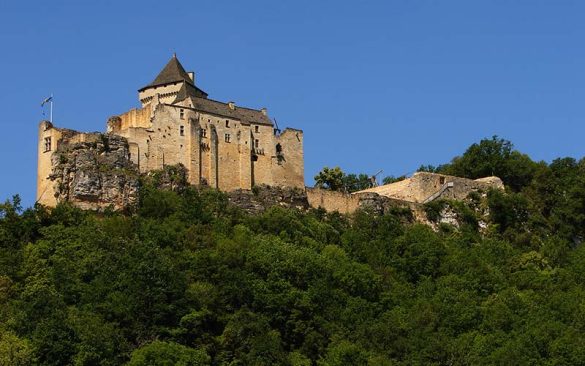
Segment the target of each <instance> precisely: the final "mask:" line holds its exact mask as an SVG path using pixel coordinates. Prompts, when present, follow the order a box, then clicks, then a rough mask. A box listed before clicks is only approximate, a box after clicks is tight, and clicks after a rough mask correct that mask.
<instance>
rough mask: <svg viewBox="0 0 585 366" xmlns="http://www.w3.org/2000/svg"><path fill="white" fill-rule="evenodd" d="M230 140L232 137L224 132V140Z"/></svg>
mask: <svg viewBox="0 0 585 366" xmlns="http://www.w3.org/2000/svg"><path fill="white" fill-rule="evenodd" d="M231 140H232V137H231V136H230V134H229V133H226V134H225V142H231Z"/></svg>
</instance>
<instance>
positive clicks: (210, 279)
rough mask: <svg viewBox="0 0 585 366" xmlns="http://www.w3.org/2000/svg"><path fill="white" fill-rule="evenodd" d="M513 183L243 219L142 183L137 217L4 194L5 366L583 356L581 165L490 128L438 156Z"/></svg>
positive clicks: (466, 170) (526, 360) (1, 361)
mask: <svg viewBox="0 0 585 366" xmlns="http://www.w3.org/2000/svg"><path fill="white" fill-rule="evenodd" d="M421 170H426V171H433V172H440V173H444V174H452V175H457V176H462V177H467V178H472V179H475V178H479V177H483V176H488V175H497V176H499V177H501V178H502V180H503V182H504V184H505V185H506V191H505V192H502V191H498V190H492V191H488V192H485V195H474V196H472V197H469V199H467V200H465V201H436V202H432V203H431V204H428V205H426V210H427V214H428V216H429V217H430V218H433V217H435V218H436V217H437V216H438V215H439V214H440V213H441V212H442V211H444V210H445V209H447V208H448V209H449V210H450V211H452V212H455V214H456V216H457V218H458V224H457V225H456V226H454V225H449V224H444V223H443V224H436V225H434V226H433V227H431V226H429V225H422V224H418V223H416V222H415V221H414V220H413V217H412V215H411V213H410V212H409V211H408V210H404V209H396V210H394V211H392V212H387V213H385V214H384V215H376V214H373V213H370V212H367V211H358V212H357V213H355V214H353V215H350V216H344V215H339V214H336V213H325V212H324V211H322V210H308V211H306V212H305V211H299V210H295V209H286V208H282V207H273V208H271V209H268V210H267V211H265V212H263V213H261V214H256V215H251V214H248V213H246V212H245V211H244V210H242V209H240V208H238V207H236V206H233V205H231V204H230V203H229V202H228V199H227V196H226V195H224V194H222V193H219V192H217V191H214V190H198V189H195V188H186V189H184V190H180V191H171V190H161V189H158V188H156V187H155V185H154V184H151V183H149V182H143V185H142V187H141V189H140V200H139V202H140V204H139V207H138V208H137V210H136V212H132V213H118V212H113V211H111V212H110V211H106V212H102V213H95V212H90V211H82V210H80V209H78V208H74V207H72V206H68V205H63V204H61V205H59V206H57V207H56V208H55V209H52V210H48V209H46V208H44V207H42V206H36V207H34V208H29V209H25V210H23V209H22V208H21V207H20V203H19V199H18V197H15V199H14V200H12V201H10V202H6V203H4V204H2V205H0V365H29V364H35V365H36V364H39V365H69V364H73V365H119V364H126V363H128V364H129V365H175V364H176V365H295V366H300V365H331V366H333V365H380V366H381V365H413V364H420V365H428V364H435V365H447V364H449V365H494V364H502V365H504V364H505V365H512V364H514V365H523V364H582V363H583V362H584V361H583V360H585V347H583V346H584V345H585V332H584V330H585V310H584V309H585V306H584V301H583V299H584V298H585V285H584V284H585V248H584V246H583V245H581V243H582V239H583V236H584V234H585V160H581V161H576V160H575V159H572V158H563V159H558V160H555V161H553V162H552V163H550V164H547V163H544V162H534V161H532V160H531V159H530V158H529V157H528V156H526V155H524V154H522V153H520V152H518V151H516V150H514V149H513V146H512V145H511V144H510V143H509V142H507V141H505V140H501V139H498V138H496V137H494V138H492V139H486V140H482V141H481V142H479V143H477V144H473V145H472V146H470V148H469V149H468V150H467V151H466V152H465V153H464V154H462V155H461V156H459V157H456V158H454V159H453V161H452V162H450V163H448V164H445V165H443V166H439V167H430V166H426V167H421Z"/></svg>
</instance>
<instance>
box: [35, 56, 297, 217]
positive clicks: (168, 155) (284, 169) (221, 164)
mask: <svg viewBox="0 0 585 366" xmlns="http://www.w3.org/2000/svg"><path fill="white" fill-rule="evenodd" d="M138 97H139V100H140V103H141V108H138V109H132V110H130V111H128V112H126V113H123V114H121V115H118V116H114V117H111V118H110V119H109V120H108V122H107V134H106V135H101V134H95V133H90V134H88V133H81V132H76V131H72V130H67V129H61V128H56V127H55V126H53V125H52V123H50V122H48V121H43V122H41V124H40V126H39V141H38V171H37V201H38V202H39V203H41V204H44V205H47V206H55V205H56V204H57V203H58V202H59V201H60V200H62V199H69V200H70V199H71V197H70V196H71V194H73V195H74V194H75V191H76V190H77V191H79V190H83V192H84V193H79V197H80V200H82V199H84V200H86V201H94V202H95V203H96V204H97V206H100V204H99V203H100V202H101V201H103V202H105V203H107V202H108V200H107V197H105V198H104V197H103V195H104V192H103V189H102V188H103V187H101V184H102V183H101V179H102V178H103V172H102V171H100V168H99V164H100V159H102V160H103V158H100V156H103V155H104V153H109V151H110V150H109V149H110V147H109V145H110V144H109V143H108V141H106V140H104V137H103V136H116V137H121V138H123V139H122V140H124V139H125V141H126V142H127V144H121V143H120V141H119V139H117V138H116V146H117V147H116V149H117V150H116V156H117V158H116V159H114V161H113V162H112V163H113V164H114V165H113V166H114V167H115V168H116V169H121V171H122V170H124V171H128V170H133V169H134V170H136V171H137V172H139V173H147V172H149V171H153V170H157V169H161V168H163V167H165V166H167V165H176V164H182V165H184V166H185V167H186V168H187V179H188V181H189V183H190V184H193V185H206V186H210V187H213V188H217V189H220V190H222V191H228V192H229V191H234V190H237V189H246V190H249V189H251V188H252V187H253V186H255V185H269V186H280V187H298V188H304V163H303V132H302V131H301V130H297V129H291V128H287V129H285V130H283V131H280V130H279V129H277V128H276V127H275V125H274V124H273V122H272V121H271V120H270V118H269V117H268V113H267V110H266V109H265V108H262V109H251V108H245V107H241V106H238V105H236V104H235V103H234V102H228V103H223V102H218V101H215V100H212V99H209V98H208V95H207V93H206V92H204V91H203V90H201V89H200V88H199V87H198V86H196V83H195V75H194V73H192V72H186V71H185V69H184V68H183V66H182V65H181V63H180V62H179V60H178V59H177V57H176V55H173V57H172V58H171V60H170V61H169V62H168V63H167V64H166V66H165V67H164V68H163V70H162V71H161V72H160V73H159V74H158V76H157V77H156V78H155V79H154V80H153V81H152V82H151V83H150V84H148V85H146V86H145V87H143V88H141V89H139V90H138ZM100 144H101V145H100ZM76 146H85V147H86V148H87V147H88V146H89V147H91V146H93V147H96V146H101V147H99V148H94V150H93V152H92V153H88V154H85V155H83V154H81V155H80V154H76V155H74V156H76V157H77V158H76V159H79V158H80V157H83V159H85V161H88V162H89V163H87V164H86V165H88V164H90V163H91V162H94V163H95V165H96V166H97V168H95V167H94V168H92V169H89V170H88V169H77V168H75V166H74V165H71V164H70V165H69V167H68V168H65V169H63V168H62V165H63V163H64V160H66V159H65V158H64V157H63V156H64V155H63V154H61V155H60V154H57V152H62V151H64V150H66V149H70V150H71V149H72V150H75V149H78V147H76ZM100 149H101V150H100ZM120 156H122V157H123V158H126V159H127V160H129V162H131V163H133V164H131V166H128V164H126V163H125V162H121V161H119V160H120V159H119V157H120ZM58 167H59V168H58ZM57 168H58V169H57ZM91 175H95V179H94V180H95V181H97V182H93V181H94V180H92V179H91ZM89 182H92V183H89ZM116 182H118V183H116V184H117V185H119V187H116V189H115V192H114V193H112V194H119V192H126V191H128V187H126V186H125V184H127V182H126V180H124V179H122V178H120V177H119V176H117V178H116ZM65 185H67V187H65ZM91 185H93V186H95V187H93V188H91V187H90V188H87V187H86V188H87V189H81V188H79V187H80V186H81V187H85V186H91ZM72 187H73V188H72ZM93 191H95V192H100V193H99V194H97V193H96V195H92V194H91V192H93ZM63 192H69V193H68V194H66V195H65V194H64V193H63ZM87 192H90V193H87Z"/></svg>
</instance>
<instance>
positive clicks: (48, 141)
mask: <svg viewBox="0 0 585 366" xmlns="http://www.w3.org/2000/svg"><path fill="white" fill-rule="evenodd" d="M45 151H51V138H50V137H45Z"/></svg>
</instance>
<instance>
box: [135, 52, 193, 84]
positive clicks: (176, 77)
mask: <svg viewBox="0 0 585 366" xmlns="http://www.w3.org/2000/svg"><path fill="white" fill-rule="evenodd" d="M181 81H184V82H185V83H186V84H189V85H191V86H193V87H195V84H193V80H191V77H189V74H188V73H187V72H186V71H185V69H184V68H183V65H181V63H180V62H179V59H178V58H177V55H176V54H173V57H172V58H171V59H170V60H169V62H167V64H166V65H165V67H164V68H163V69H162V71H161V72H160V73H159V74H158V76H157V77H156V78H155V79H154V80H153V81H152V83H150V84H148V85H147V86H145V87H143V88H141V89H139V90H138V91H143V90H145V89H148V88H153V87H155V86H163V85H167V84H172V83H176V82H181Z"/></svg>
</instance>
